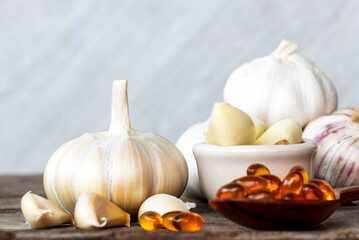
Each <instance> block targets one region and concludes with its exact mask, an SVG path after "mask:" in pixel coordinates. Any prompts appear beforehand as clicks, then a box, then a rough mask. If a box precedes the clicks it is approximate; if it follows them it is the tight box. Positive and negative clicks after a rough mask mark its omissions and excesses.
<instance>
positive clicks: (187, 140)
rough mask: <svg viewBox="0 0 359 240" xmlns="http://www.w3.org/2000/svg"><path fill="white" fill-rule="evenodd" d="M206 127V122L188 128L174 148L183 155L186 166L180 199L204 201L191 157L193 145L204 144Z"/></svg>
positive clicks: (195, 166)
mask: <svg viewBox="0 0 359 240" xmlns="http://www.w3.org/2000/svg"><path fill="white" fill-rule="evenodd" d="M207 127H208V121H206V122H201V123H197V124H195V125H193V126H191V127H190V128H188V129H187V130H186V131H185V132H184V133H183V134H182V135H181V137H180V138H179V139H178V141H177V143H176V146H177V147H178V149H179V150H180V151H181V152H182V154H183V155H184V157H185V159H186V161H187V165H188V183H187V187H186V189H185V191H184V192H183V194H182V197H183V198H185V199H205V197H204V195H203V193H202V192H201V186H200V184H199V177H198V169H197V163H196V159H195V157H194V155H193V152H192V148H193V145H195V144H197V143H200V142H204V140H205V135H204V132H205V131H206V129H207Z"/></svg>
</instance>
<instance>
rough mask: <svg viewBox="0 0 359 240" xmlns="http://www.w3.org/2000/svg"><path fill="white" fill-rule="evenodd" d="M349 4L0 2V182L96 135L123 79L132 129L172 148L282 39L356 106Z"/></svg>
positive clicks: (323, 0)
mask: <svg viewBox="0 0 359 240" xmlns="http://www.w3.org/2000/svg"><path fill="white" fill-rule="evenodd" d="M358 10H359V2H358V1H355V0H349V1H348V0H317V1H311V0H293V1H286V0H279V1H274V0H248V1H244V0H242V1H235V0H222V1H219V0H207V1H201V0H182V1H167V0H150V1H145V0H134V1H115V0H109V1H105V2H102V1H94V0H67V1H62V0H57V1H45V0H42V1H41V0H34V1H25V0H15V1H1V2H0V116H1V118H0V132H1V137H0V155H1V159H0V173H2V174H5V173H34V172H42V171H43V169H44V167H45V164H46V162H47V160H48V158H49V157H50V155H51V153H52V152H53V151H54V150H55V149H56V148H58V147H59V146H60V145H61V144H63V143H64V142H66V141H68V140H70V139H72V138H75V137H78V136H80V135H81V134H83V133H85V132H95V131H102V130H106V129H108V126H109V122H110V101H111V98H110V93H111V82H112V80H114V79H129V98H130V115H131V120H132V125H133V126H134V127H135V128H137V129H141V130H145V131H154V132H156V133H158V134H160V135H162V136H164V137H166V138H169V139H170V140H172V141H176V140H177V138H178V137H179V136H180V135H181V133H182V132H183V131H184V130H185V129H186V128H187V127H189V126H191V125H192V124H194V123H196V122H199V121H203V120H205V119H206V118H208V116H209V114H210V112H211V109H212V106H213V103H214V102H216V101H222V91H223V87H224V84H225V81H226V79H227V78H228V76H229V74H230V73H231V72H232V71H233V70H234V69H235V68H236V67H237V66H239V65H240V64H242V63H244V62H246V61H250V60H252V59H254V58H256V57H260V56H263V55H266V54H268V53H270V52H271V51H272V50H273V49H274V48H275V47H276V46H277V45H278V43H279V41H280V40H281V39H282V38H287V39H289V40H292V41H294V42H296V43H298V45H299V46H300V48H299V50H298V51H299V52H300V53H302V54H303V55H305V56H307V57H308V58H310V59H312V60H313V61H314V62H315V63H316V64H317V65H318V66H319V67H320V68H321V69H322V70H323V71H324V72H325V73H326V74H327V75H328V76H329V77H330V78H331V79H332V81H333V83H334V85H335V86H336V88H337V89H338V92H339V97H340V103H339V105H340V106H358V104H359V100H358V94H357V93H356V91H357V90H356V89H357V88H358V86H359V83H358V81H357V77H358V76H359V68H358V67H357V62H358V60H359V59H358V54H357V53H358V51H359V45H358V44H357V43H358V41H359V30H358V27H357V26H358V25H359V15H358V14H357V12H358Z"/></svg>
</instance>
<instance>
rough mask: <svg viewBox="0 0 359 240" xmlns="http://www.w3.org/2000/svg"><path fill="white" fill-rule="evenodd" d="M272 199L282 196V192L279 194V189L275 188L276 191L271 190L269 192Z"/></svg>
mask: <svg viewBox="0 0 359 240" xmlns="http://www.w3.org/2000/svg"><path fill="white" fill-rule="evenodd" d="M270 194H271V196H272V199H281V198H282V194H280V189H278V190H276V191H271V192H270Z"/></svg>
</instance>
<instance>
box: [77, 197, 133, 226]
mask: <svg viewBox="0 0 359 240" xmlns="http://www.w3.org/2000/svg"><path fill="white" fill-rule="evenodd" d="M74 216H75V222H76V227H77V228H80V229H96V228H104V227H113V226H122V225H124V226H127V227H129V226H130V220H131V219H130V214H128V213H126V212H125V211H123V210H122V209H121V208H119V207H118V206H116V205H115V204H113V203H112V202H110V201H109V200H108V199H107V198H105V197H103V196H101V195H99V194H97V193H93V192H84V193H82V194H81V196H80V197H79V199H78V201H77V202H76V205H75V214H74Z"/></svg>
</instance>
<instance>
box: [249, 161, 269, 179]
mask: <svg viewBox="0 0 359 240" xmlns="http://www.w3.org/2000/svg"><path fill="white" fill-rule="evenodd" d="M263 174H270V171H269V169H268V168H267V167H266V166H264V165H263V164H260V163H254V164H252V165H250V166H249V167H248V168H247V175H248V176H259V175H263Z"/></svg>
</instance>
